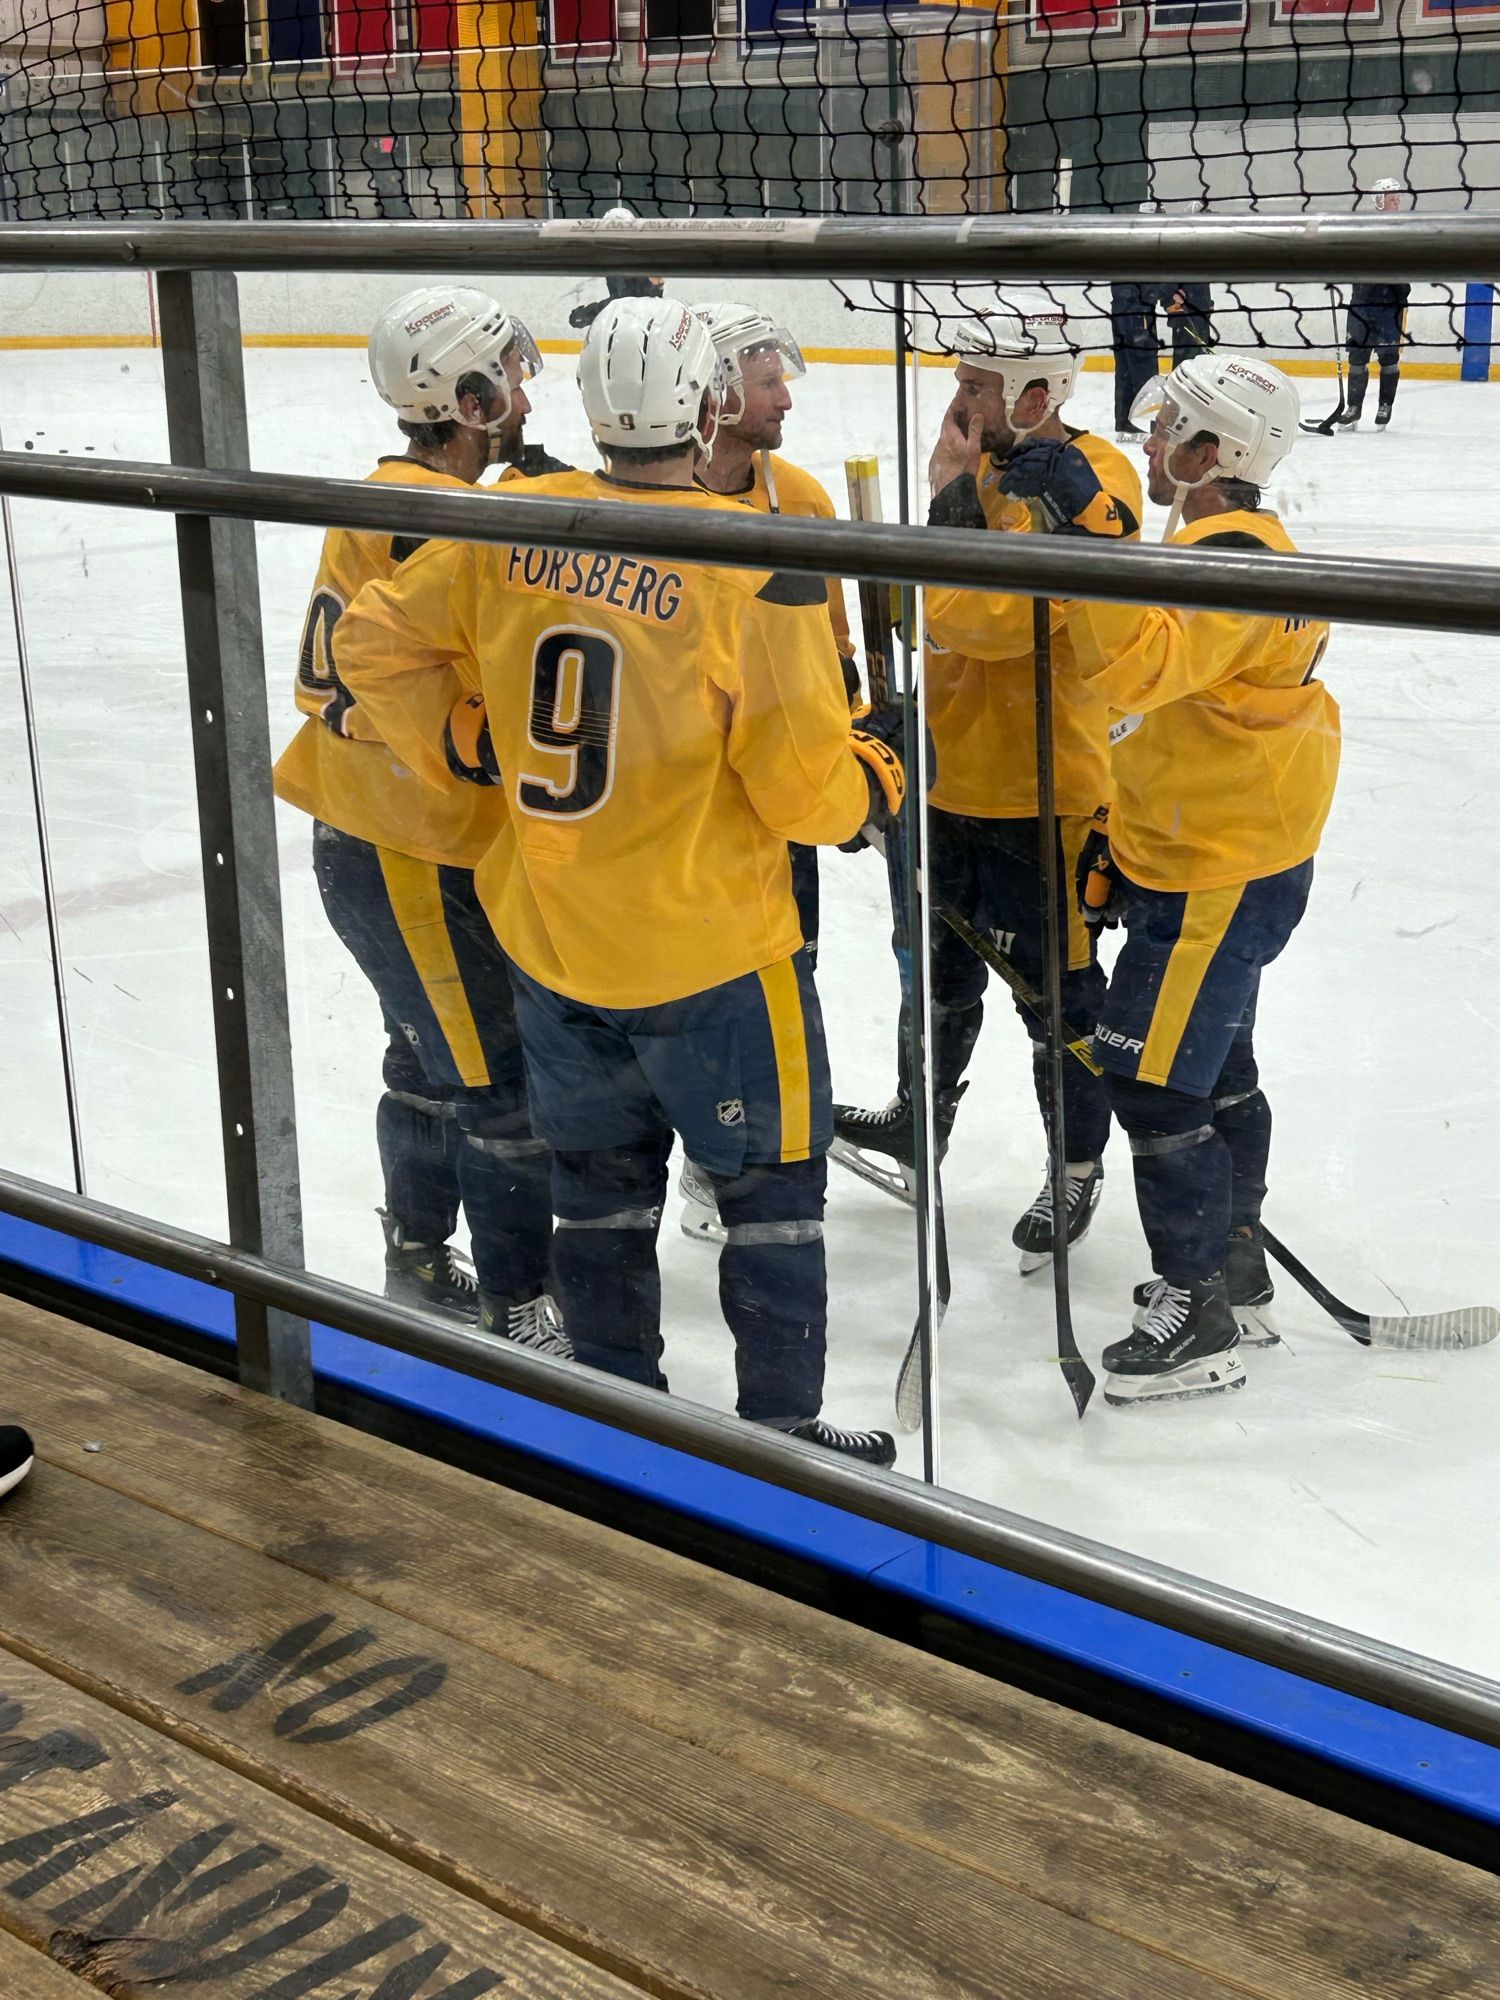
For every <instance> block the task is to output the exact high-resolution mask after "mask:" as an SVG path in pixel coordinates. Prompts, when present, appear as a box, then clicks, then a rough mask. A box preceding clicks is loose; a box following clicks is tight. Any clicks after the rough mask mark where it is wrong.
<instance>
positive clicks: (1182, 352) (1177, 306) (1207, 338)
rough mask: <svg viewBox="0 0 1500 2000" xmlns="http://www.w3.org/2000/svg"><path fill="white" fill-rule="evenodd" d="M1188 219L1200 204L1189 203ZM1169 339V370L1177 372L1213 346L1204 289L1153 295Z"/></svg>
mask: <svg viewBox="0 0 1500 2000" xmlns="http://www.w3.org/2000/svg"><path fill="white" fill-rule="evenodd" d="M1186 212H1187V213H1188V214H1189V215H1201V214H1202V213H1203V203H1202V202H1201V201H1190V202H1189V203H1188V204H1187V211H1186ZM1157 296H1158V298H1159V299H1160V300H1161V303H1162V307H1163V309H1164V310H1165V312H1166V315H1167V325H1168V328H1169V329H1170V331H1171V335H1172V366H1173V367H1174V368H1180V367H1181V366H1182V364H1183V362H1184V361H1191V360H1192V358H1193V356H1194V355H1195V354H1209V353H1211V352H1212V351H1213V348H1214V346H1215V344H1216V339H1217V337H1216V335H1215V333H1214V329H1213V319H1212V315H1213V309H1214V295H1213V292H1212V290H1211V289H1210V288H1209V287H1208V286H1207V285H1163V286H1162V287H1161V289H1160V291H1159V292H1158V294H1157Z"/></svg>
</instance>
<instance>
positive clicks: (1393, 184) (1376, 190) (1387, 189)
mask: <svg viewBox="0 0 1500 2000" xmlns="http://www.w3.org/2000/svg"><path fill="white" fill-rule="evenodd" d="M1405 192H1406V190H1405V188H1404V187H1402V185H1401V183H1400V181H1398V180H1395V179H1393V178H1392V177H1391V175H1389V174H1386V175H1384V176H1383V177H1382V178H1381V179H1380V180H1378V181H1376V183H1375V185H1374V186H1373V187H1372V188H1371V189H1370V193H1371V194H1372V195H1373V196H1374V197H1375V206H1376V208H1377V209H1379V210H1380V211H1381V213H1382V214H1385V215H1395V214H1397V213H1399V211H1400V208H1401V197H1402V195H1403V194H1405Z"/></svg>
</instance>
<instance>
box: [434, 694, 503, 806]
mask: <svg viewBox="0 0 1500 2000" xmlns="http://www.w3.org/2000/svg"><path fill="white" fill-rule="evenodd" d="M443 755H444V756H445V757H446V758H447V760H448V769H449V770H450V771H451V772H452V773H453V775H454V777H455V778H461V779H462V780H463V782H464V783H465V784H466V785H498V784H499V782H500V762H499V759H498V758H497V757H496V755H495V746H494V744H493V743H492V742H491V741H490V719H489V717H488V716H487V715H486V714H485V711H484V696H483V695H482V694H469V695H465V696H464V698H463V700H462V701H459V702H455V703H454V705H453V708H452V709H451V711H450V712H449V716H448V722H447V726H446V728H445V729H444V730H443Z"/></svg>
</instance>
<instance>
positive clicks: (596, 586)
mask: <svg viewBox="0 0 1500 2000" xmlns="http://www.w3.org/2000/svg"><path fill="white" fill-rule="evenodd" d="M579 383H580V387H581V389H582V391H583V402H584V409H585V412H586V414H587V416H588V420H589V425H590V428H591V429H592V431H593V434H594V438H595V440H596V442H597V443H598V445H599V448H600V451H601V453H602V455H603V457H604V459H605V465H606V469H605V470H604V471H603V472H598V473H589V472H574V473H560V474H556V475H553V476H551V477H549V478H546V479H542V480H538V481H535V482H533V483H531V484H530V485H529V486H528V489H527V490H528V491H529V492H531V493H535V494H544V495H548V496H550V497H553V498H565V499H569V500H577V501H600V500H609V501H611V502H612V503H613V504H614V505H615V506H616V507H628V506H633V505H642V504H645V505H649V506H654V507H663V506H669V507H672V508H674V509H682V510H686V511H687V512H689V513H701V512H706V511H718V512H723V513H729V514H732V515H735V516H737V517H738V518H739V519H740V520H741V521H743V522H744V524H745V528H746V532H747V533H749V532H752V530H751V526H750V523H749V522H748V520H747V519H746V517H745V513H744V509H743V508H741V507H740V506H739V504H738V502H736V501H733V500H727V499H724V498H722V497H721V496H720V495H718V494H714V493H708V492H705V491H704V489H703V488H702V487H700V486H698V485H696V484H695V482H694V469H695V466H696V463H697V460H698V458H699V456H700V454H702V455H706V454H708V453H709V452H710V451H711V450H712V447H713V443H714V436H715V430H716V426H717V422H718V414H719V408H720V405H721V402H722V375H721V371H720V367H719V362H718V358H717V356H716V355H715V352H714V345H713V341H712V340H711V338H710V337H709V333H708V330H707V328H706V327H705V326H704V325H703V324H702V322H701V321H700V320H698V319H696V318H695V317H694V315H693V314H692V312H691V311H690V310H689V309H688V308H687V307H686V306H684V305H682V304H680V303H678V302H676V301H674V300H670V299H660V300H640V299H618V300H616V301H614V302H613V303H612V304H611V305H609V306H607V307H606V308H605V310H604V311H603V312H602V313H601V314H600V315H599V318H598V319H597V320H596V321H595V322H594V325H593V326H592V327H591V328H590V330H589V335H588V338H587V340H586V341H585V343H584V349H583V354H582V357H581V359H580V362H579ZM338 663H339V671H340V672H341V673H342V674H343V675H344V677H345V679H346V680H347V681H348V682H349V684H350V685H351V686H352V687H353V688H354V689H355V691H356V693H357V695H358V697H359V699H360V700H361V702H363V703H366V704H368V706H369V709H370V711H371V713H372V714H373V715H374V716H375V718H376V721H377V723H378V724H379V726H380V729H381V731H382V733H383V734H384V735H385V736H386V737H387V739H388V740H390V741H392V742H396V743H398V744H399V745H400V747H401V749H402V752H403V754H404V755H405V756H406V757H407V758H408V760H409V761H410V763H411V764H412V768H413V769H414V770H416V771H417V772H418V773H419V774H420V775H424V776H428V777H429V778H431V779H432V781H433V782H435V783H438V784H442V783H443V782H444V781H445V780H446V778H447V776H448V773H449V770H450V769H455V770H459V771H462V772H464V773H465V774H466V775H467V776H469V777H470V778H472V779H473V781H474V782H475V783H476V784H479V785H485V786H490V787H493V788H494V792H495V794H496V796H501V797H503V800H504V805H505V814H504V817H503V819H502V821H501V824H500V826H499V829H498V831H497V834H496V837H495V840H494V843H493V845H492V846H491V848H490V849H489V851H488V853H487V854H486V855H485V857H484V859H483V861H482V862H481V863H480V865H479V868H478V871H477V875H476V880H477V883H478V888H479V893H480V897H481V899H482V901H483V903H484V906H485V909H486V911H487V912H488V914H489V917H490V919H491V921H492V923H493V924H494V927H495V930H496V933H497V935H498V936H499V939H500V942H501V944H502V945H503V947H504V949H505V952H506V954H507V956H508V958H509V960H510V962H511V976H512V981H513V984H514V987H515V992H516V1008H517V1015H518V1018H519V1020H520V1025H521V1032H522V1037H523V1040H524V1043H525V1049H526V1067H527V1077H528V1081H529V1084H530V1091H531V1104H532V1111H533V1115H534V1117H535V1119H536V1123H537V1129H538V1131H539V1132H541V1134H542V1135H543V1136H544V1137H545V1138H546V1139H547V1140H548V1141H549V1142H550V1144H551V1145H552V1147H553V1149H554V1151H553V1177H552V1195H553V1206H554V1209H555V1212H556V1215H557V1218H558V1227H557V1234H556V1240H555V1246H554V1268H555V1274H556V1286H557V1296H558V1301H559V1303H560V1305H561V1307H562V1311H563V1317H564V1320H565V1322H566V1324H567V1327H568V1333H569V1338H570V1339H571V1341H572V1343H573V1348H574V1351H575V1353H576V1355H577V1357H578V1359H579V1360H580V1361H583V1362H586V1363H587V1364H588V1365H590V1366H591V1367H595V1368H601V1369H605V1370H607V1371H608V1372H610V1373H612V1374H615V1375H619V1376H623V1377H625V1378H626V1379H628V1380H630V1381H633V1382H638V1383H642V1384H644V1385H646V1386H648V1387H656V1388H660V1389H665V1388H666V1386H667V1380H666V1376H665V1374H664V1373H663V1370H662V1366H661V1360H662V1352H663V1347H662V1338H661V1327H660V1320H661V1283H660V1277H659V1273H658V1269H657V1257H656V1238H657V1232H658V1230H659V1228H660V1224H661V1212H662V1203H663V1201H664V1199H665V1196H666V1190H667V1162H668V1159H669V1157H670V1154H671V1150H672V1144H673V1135H674V1132H675V1133H678V1134H680V1135H681V1137H682V1141H683V1145H684V1148H685V1150H686V1151H687V1153H688V1155H689V1157H690V1158H692V1159H693V1160H695V1161H697V1162H698V1164H699V1165H700V1166H701V1167H702V1168H703V1169H704V1170H705V1171H706V1172H708V1174H709V1175H710V1176H711V1178H712V1181H713V1186H714V1191H715V1193H716V1195H717V1197H718V1205H719V1212H720V1214H721V1215H722V1217H723V1219H724V1225H725V1229H726V1234H727V1240H726V1242H725V1245H724V1248H723V1251H722V1253H721V1256H720V1260H719V1296H720V1300H721V1303H722V1305H723V1309H724V1316H725V1319H726V1320H727V1321H728V1323H729V1326H730V1329H731V1331H732V1332H733V1335H734V1340H735V1357H736V1364H737V1372H738V1385H739V1393H738V1403H737V1407H738V1410H739V1414H740V1415H741V1416H742V1417H745V1418H748V1419H751V1420H753V1421H755V1422H759V1423H764V1424H768V1425H771V1426H774V1427H775V1428H778V1429H781V1430H785V1431H789V1432H792V1433H793V1434H795V1435H796V1436H798V1437H800V1438H804V1439H807V1440H809V1441H810V1442H812V1443H815V1444H818V1445H821V1446H823V1447H825V1448H827V1449H830V1450H834V1451H839V1452H843V1453H845V1454H847V1455H850V1456H852V1457H855V1458H858V1459H860V1460H863V1461H865V1462H867V1463H872V1464H877V1465H888V1464H890V1463H891V1462H892V1460H893V1458H894V1453H895V1446H894V1443H893V1441H892V1440H891V1438H890V1437H889V1436H888V1435H887V1434H886V1433H885V1432H883V1431H845V1430H839V1429H836V1428H834V1427H833V1426H832V1425H829V1424H825V1423H824V1422H823V1421H822V1419H821V1416H820V1414H819V1412H820V1406H821V1401H822V1390H823V1372H824V1357H825V1347H826V1326H827V1278H826V1271H825V1265H824V1249H823V1223H822V1217H823V1204H824V1190H825V1183H826V1178H827V1175H826V1159H825V1155H826V1152H827V1147H828V1141H829V1137H830V1135H831V1130H832V1092H831V1087H830V1084H829V1077H828V1060H827V1051H826V1048H825V1044H824V1039H823V1030H822V1022H821V1017H820V1014H819V1010H818V998H817V993H816V990H815V988H814V986H813V979H812V968H811V966H810V965H809V963H808V960H807V955H806V953H805V952H804V951H803V950H802V934H801V929H800V926H799V924H798V920H797V906H796V903H795V901H794V899H793V896H792V885H791V867H790V863H789V861H788V857H787V843H788V842H789V841H793V840H798V841H808V842H816V843H819V844H823V843H828V842H837V841H843V840H848V839H851V838H852V837H853V836H854V835H855V834H856V833H857V832H858V831H859V829H860V828H861V827H862V826H863V825H865V824H866V823H868V822H871V821H872V819H876V820H878V819H882V818H883V817H884V816H885V815H887V814H888V813H890V812H891V811H894V810H896V809H897V808H898V807H899V804H900V799H901V795H902V790H903V777H902V767H901V761H900V755H899V747H898V746H899V732H898V730H897V729H895V728H892V727H891V726H890V723H889V719H887V720H886V722H885V724H884V725H883V726H882V724H881V722H880V720H879V719H878V718H871V720H870V721H869V723H867V724H865V725H862V726H861V727H860V728H859V729H851V726H850V718H849V707H848V703H847V701H846V700H845V697H844V690H843V680H842V677H841V675H840V673H839V667H838V655H837V653H836V651H835V648H834V643H833V631H832V628H831V626H830V625H829V622H828V610H827V605H826V602H825V597H824V590H823V585H822V581H821V579H812V580H808V579H804V578H802V577H794V576H788V575H781V574H777V573H771V572H767V571H765V570H746V569H733V568H728V567H724V568H709V567H703V566H697V565H692V564H687V563H679V562H673V561H662V560H654V561H653V560H649V559H645V558H640V557H635V556H609V555H588V554H582V553H576V552H575V553H570V552H569V551H567V550H565V549H557V548H548V547H524V546H521V545H519V544H517V545H503V546H495V547H490V546H483V547H481V546H478V545H474V544H465V545H449V546H442V547H439V546H435V545H434V546H431V547H429V548H426V549H424V550H423V551H422V552H421V553H420V554H419V555H417V556H415V557H413V558H412V559H411V561H410V562H408V563H407V564H406V565H405V566H404V567H403V568H402V570H401V571H400V573H399V574H398V575H397V576H395V577H393V578H392V579H391V580H390V581H389V582H388V583H377V584H372V585H371V586H370V587H369V588H368V589H366V590H365V591H363V592H361V594H360V597H359V599H358V601H357V602H356V603H355V604H354V605H353V606H351V608H350V610H349V611H348V612H347V613H346V615H345V617H344V619H343V620H342V621H341V624H340V628H339V633H338ZM893 739H894V741H893Z"/></svg>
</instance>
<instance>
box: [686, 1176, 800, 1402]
mask: <svg viewBox="0 0 1500 2000" xmlns="http://www.w3.org/2000/svg"><path fill="white" fill-rule="evenodd" d="M712 1179H713V1184H714V1191H715V1193H716V1194H717V1196H718V1198H719V1215H720V1217H721V1219H722V1221H723V1223H724V1227H725V1230H726V1232H727V1236H726V1241H725V1244H724V1248H723V1249H722V1250H721V1251H720V1252H719V1303H720V1306H721V1307H722V1309H723V1313H724V1318H725V1320H726V1322H727V1323H728V1326H729V1330H730V1332H731V1333H732V1334H733V1335H734V1361H735V1376H736V1380H737V1383H738V1388H739V1395H738V1399H737V1401H736V1403H735V1408H736V1410H737V1411H738V1412H739V1414H740V1416H742V1417H745V1418H748V1419H749V1420H750V1421H752V1422H756V1423H779V1424H783V1425H786V1424H792V1423H796V1422H799V1421H800V1420H801V1419H802V1418H804V1417H815V1416H816V1415H817V1414H818V1412H819V1410H820V1409H821V1408H822V1406H823V1366H824V1359H825V1355H826V1351H827V1334H828V1279H827V1270H826V1265H825V1260H824V1255H823V1196H824V1190H825V1187H826V1185H827V1179H828V1165H827V1162H826V1160H823V1159H816V1160H796V1161H789V1162H786V1163H782V1164H774V1165H767V1166H754V1167H747V1168H746V1169H745V1171H744V1172H743V1173H742V1174H739V1175H737V1176H736V1177H734V1178H733V1179H731V1178H728V1177H726V1176H725V1175H722V1174H714V1175H713V1176H712Z"/></svg>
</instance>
